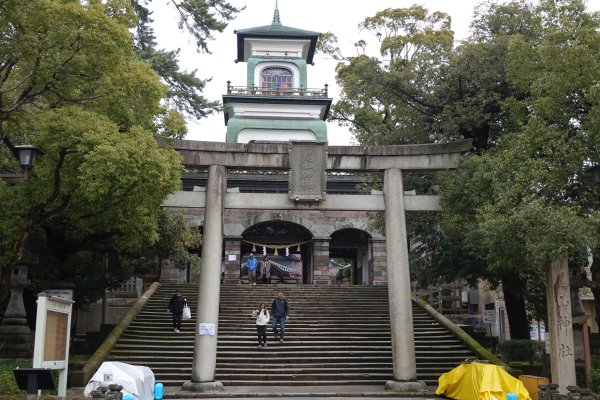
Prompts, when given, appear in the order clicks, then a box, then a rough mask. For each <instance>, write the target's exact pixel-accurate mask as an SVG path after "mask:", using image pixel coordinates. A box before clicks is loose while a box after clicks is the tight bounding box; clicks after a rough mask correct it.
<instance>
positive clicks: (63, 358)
mask: <svg viewBox="0 0 600 400" xmlns="http://www.w3.org/2000/svg"><path fill="white" fill-rule="evenodd" d="M72 308H73V301H71V300H66V299H63V298H61V297H48V295H47V294H46V293H44V292H42V293H40V295H39V296H38V300H37V315H36V322H35V324H36V329H35V342H34V347H33V368H52V369H57V370H59V371H60V373H59V381H58V395H59V396H60V397H64V396H65V395H66V392H67V370H68V366H69V341H70V336H71V311H72Z"/></svg>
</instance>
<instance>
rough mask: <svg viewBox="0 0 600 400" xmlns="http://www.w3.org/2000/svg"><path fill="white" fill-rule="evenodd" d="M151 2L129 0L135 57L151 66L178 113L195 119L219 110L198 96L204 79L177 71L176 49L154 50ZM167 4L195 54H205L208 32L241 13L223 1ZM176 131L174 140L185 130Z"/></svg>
mask: <svg viewBox="0 0 600 400" xmlns="http://www.w3.org/2000/svg"><path fill="white" fill-rule="evenodd" d="M151 1H152V0H141V1H140V0H131V3H132V5H133V7H134V10H135V13H136V15H137V17H138V21H137V27H136V35H135V43H136V48H137V51H138V54H139V56H140V57H141V58H142V59H143V60H145V61H147V62H148V63H150V64H151V65H152V68H153V69H154V70H155V71H156V73H157V74H158V75H159V76H160V77H161V80H162V82H163V83H164V84H165V85H166V86H167V102H168V104H169V105H170V106H172V107H174V108H175V109H176V110H178V111H179V112H181V113H183V114H185V115H189V116H191V117H193V118H197V119H200V118H203V117H205V116H207V115H209V114H211V113H213V112H214V111H218V110H220V105H219V102H218V101H209V100H207V99H206V98H205V97H204V96H203V95H202V92H203V90H204V87H205V86H206V82H207V81H208V80H207V79H200V78H198V77H197V76H196V74H197V72H198V71H197V70H193V71H189V72H188V71H182V70H181V68H180V66H179V49H177V50H165V49H157V43H156V37H155V35H154V30H153V29H152V26H151V25H152V22H153V20H152V18H151V12H150V11H149V9H148V5H149V3H151ZM167 3H168V4H170V5H171V6H172V7H174V8H175V9H176V10H177V13H178V14H179V20H178V23H177V25H178V27H179V29H180V30H183V31H185V32H187V33H188V34H190V35H191V36H192V37H193V38H194V40H195V41H196V46H197V49H198V51H199V52H209V49H208V41H209V40H210V39H212V33H213V32H214V31H217V32H222V31H223V30H224V29H225V27H226V26H227V22H229V21H230V20H231V19H233V18H234V17H235V15H236V14H237V13H239V12H240V11H241V10H243V8H236V7H234V6H232V5H231V4H230V3H228V2H226V1H225V0H211V1H204V0H202V1H197V0H177V1H175V0H171V1H168V2H167ZM175 115H178V114H175ZM180 132H182V133H180V134H177V133H176V134H175V137H177V138H182V137H183V136H184V135H185V131H180Z"/></svg>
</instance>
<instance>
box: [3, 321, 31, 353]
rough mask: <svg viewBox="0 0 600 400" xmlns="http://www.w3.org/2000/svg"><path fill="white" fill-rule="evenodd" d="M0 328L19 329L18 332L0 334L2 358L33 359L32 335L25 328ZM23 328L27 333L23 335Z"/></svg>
mask: <svg viewBox="0 0 600 400" xmlns="http://www.w3.org/2000/svg"><path fill="white" fill-rule="evenodd" d="M2 328H13V329H14V328H19V329H18V330H19V332H15V331H14V330H13V331H12V332H6V331H4V332H0V343H3V344H4V346H2V357H7V358H31V357H33V341H34V334H33V333H31V331H29V327H27V326H12V327H10V326H5V327H2ZM23 328H25V329H27V330H28V331H29V332H27V333H23V332H22V330H23Z"/></svg>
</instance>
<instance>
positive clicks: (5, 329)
mask: <svg viewBox="0 0 600 400" xmlns="http://www.w3.org/2000/svg"><path fill="white" fill-rule="evenodd" d="M3 322H4V321H3ZM25 323H27V321H25ZM30 333H31V329H29V326H27V325H8V324H7V325H4V324H0V335H29V334H30Z"/></svg>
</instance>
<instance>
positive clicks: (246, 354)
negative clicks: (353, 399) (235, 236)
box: [109, 284, 476, 386]
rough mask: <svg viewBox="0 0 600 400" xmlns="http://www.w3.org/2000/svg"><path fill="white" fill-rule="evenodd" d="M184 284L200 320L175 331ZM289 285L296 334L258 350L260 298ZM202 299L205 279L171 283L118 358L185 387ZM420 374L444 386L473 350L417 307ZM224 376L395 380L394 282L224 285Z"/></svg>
mask: <svg viewBox="0 0 600 400" xmlns="http://www.w3.org/2000/svg"><path fill="white" fill-rule="evenodd" d="M176 288H178V289H180V290H181V291H182V293H183V294H184V295H185V296H186V297H187V299H188V303H189V304H190V307H191V308H192V319H191V320H187V321H184V322H183V324H182V332H181V333H174V332H173V329H172V326H171V317H170V314H169V313H168V312H167V310H166V307H167V304H168V299H169V298H170V297H171V296H172V294H173V293H174V291H175V289H176ZM279 290H282V291H283V292H284V294H285V295H286V297H287V298H288V301H289V303H290V314H291V315H290V318H289V320H288V322H287V325H286V337H285V339H286V342H285V343H278V342H275V341H274V340H273V334H272V332H271V328H270V327H269V329H268V333H269V336H268V346H267V347H261V348H257V339H256V327H255V320H254V319H253V318H251V316H250V313H251V312H252V310H253V309H254V308H255V307H257V306H258V304H259V303H261V302H265V303H267V305H268V307H270V303H271V302H272V299H273V298H274V297H275V294H276V293H277V291H279ZM196 302H197V287H196V286H195V285H181V284H180V285H174V284H165V285H162V286H161V287H160V288H159V290H158V291H157V292H156V293H155V295H154V296H153V297H152V298H151V299H150V300H149V301H148V303H147V304H146V306H145V307H144V309H143V310H142V311H141V312H140V314H139V315H138V317H137V319H136V320H135V321H134V322H133V323H132V324H131V325H130V326H129V328H128V329H127V330H126V331H125V332H124V334H123V335H122V336H121V338H120V339H119V341H118V343H117V344H116V345H115V347H114V348H113V350H112V352H111V354H110V356H109V358H110V359H112V360H118V361H123V362H126V363H131V364H138V365H146V366H148V367H150V368H151V369H152V370H153V371H154V373H155V375H156V380H157V382H163V383H164V384H165V386H180V385H181V384H182V383H183V382H184V381H186V380H189V379H190V376H191V368H192V358H193V347H194V336H193V331H194V324H195V311H196V309H197V308H196ZM413 319H414V331H415V345H416V355H417V373H418V378H419V379H420V380H423V381H425V382H426V383H427V384H428V385H431V386H437V379H438V377H439V376H440V375H441V374H442V373H443V372H446V371H449V370H450V369H452V368H454V367H455V366H457V365H458V364H460V362H461V361H463V360H464V359H466V358H475V357H476V356H475V354H474V353H473V352H471V350H470V349H468V348H467V347H466V346H465V345H464V344H463V343H462V342H460V341H459V340H457V339H456V338H455V337H454V336H453V335H452V334H451V333H449V332H448V331H446V330H445V329H444V328H443V327H441V326H440V325H439V324H438V323H437V322H436V321H435V320H434V319H433V318H431V317H430V316H429V315H428V314H427V313H425V312H424V311H423V310H422V309H421V308H420V307H419V306H417V305H414V306H413ZM218 334H219V339H218V350H217V367H216V380H217V381H220V382H222V383H223V384H224V385H232V386H236V385H264V384H265V383H268V384H270V385H289V384H292V383H293V384H294V385H343V384H352V385H360V384H384V383H385V382H386V381H388V380H390V379H391V378H392V354H391V344H390V326H389V308H388V294H387V287H382V286H348V287H329V286H328V287H318V286H302V285H301V286H296V285H280V286H278V285H257V286H254V287H251V286H249V285H228V284H224V285H222V286H221V301H220V316H219V332H218Z"/></svg>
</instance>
